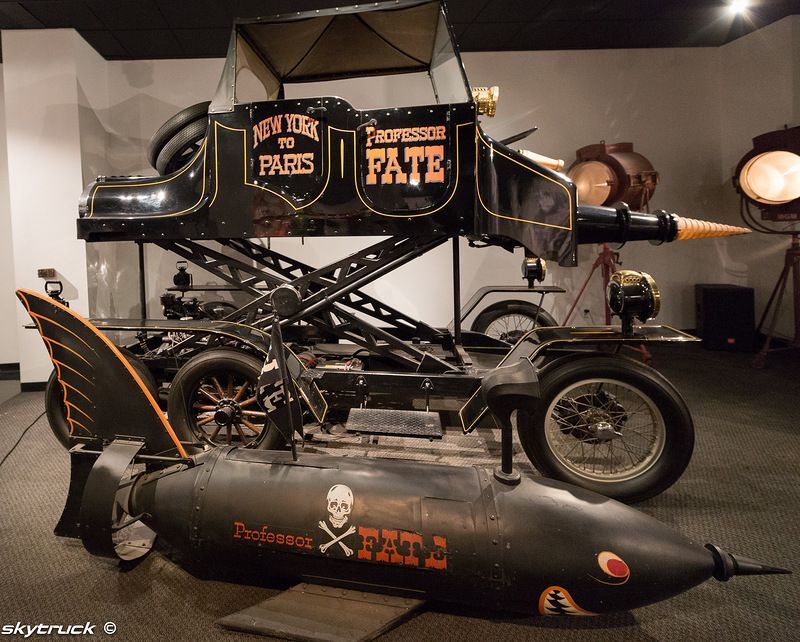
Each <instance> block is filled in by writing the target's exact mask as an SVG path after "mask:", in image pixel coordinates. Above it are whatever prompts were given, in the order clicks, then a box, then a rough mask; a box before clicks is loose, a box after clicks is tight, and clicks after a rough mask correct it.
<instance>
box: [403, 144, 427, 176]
mask: <svg viewBox="0 0 800 642" xmlns="http://www.w3.org/2000/svg"><path fill="white" fill-rule="evenodd" d="M423 158H425V148H424V147H422V146H421V145H420V146H417V147H406V150H405V155H404V157H403V160H404V161H405V162H406V163H407V162H408V161H411V173H410V174H409V175H408V180H409V181H410V182H411V184H412V185H417V184H418V183H419V162H420V161H421V160H422V159H423Z"/></svg>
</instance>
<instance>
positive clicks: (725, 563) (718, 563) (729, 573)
mask: <svg viewBox="0 0 800 642" xmlns="http://www.w3.org/2000/svg"><path fill="white" fill-rule="evenodd" d="M706 548H707V549H708V550H709V551H711V554H712V556H713V557H714V577H715V578H716V579H718V580H720V581H722V582H727V581H728V580H729V579H730V578H732V577H733V576H734V575H791V574H792V571H790V570H789V569H786V568H780V567H778V566H768V565H767V564H763V563H762V562H759V561H757V560H754V559H751V558H749V557H744V556H743V555H732V554H731V553H726V552H725V551H723V550H722V549H721V548H720V547H719V546H715V545H714V544H706Z"/></svg>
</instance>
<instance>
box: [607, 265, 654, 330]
mask: <svg viewBox="0 0 800 642" xmlns="http://www.w3.org/2000/svg"><path fill="white" fill-rule="evenodd" d="M606 294H607V297H608V307H609V308H610V309H611V311H612V312H613V313H614V314H615V315H617V316H619V317H620V319H622V329H623V332H624V333H626V334H629V333H630V332H631V331H632V329H633V319H639V321H641V322H642V323H645V322H646V321H647V320H648V319H654V318H655V317H656V316H658V312H659V310H660V309H661V294H660V293H659V291H658V286H657V285H656V282H655V281H654V280H653V277H652V276H650V275H649V274H647V273H646V272H637V271H636V270H620V271H618V272H614V274H612V275H611V280H610V281H609V283H608V291H607V293H606Z"/></svg>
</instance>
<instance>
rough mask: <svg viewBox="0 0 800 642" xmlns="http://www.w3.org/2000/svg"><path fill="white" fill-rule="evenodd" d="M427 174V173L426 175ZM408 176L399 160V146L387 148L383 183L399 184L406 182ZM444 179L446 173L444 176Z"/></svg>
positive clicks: (382, 177)
mask: <svg viewBox="0 0 800 642" xmlns="http://www.w3.org/2000/svg"><path fill="white" fill-rule="evenodd" d="M393 174H395V175H393ZM426 176H427V175H426ZM406 180H407V177H406V175H405V173H404V172H403V168H402V167H400V163H398V162H397V147H387V148H386V171H384V172H383V174H382V175H381V185H386V184H387V183H389V184H391V183H393V182H397V183H398V184H405V183H406ZM442 180H444V175H443V176H442Z"/></svg>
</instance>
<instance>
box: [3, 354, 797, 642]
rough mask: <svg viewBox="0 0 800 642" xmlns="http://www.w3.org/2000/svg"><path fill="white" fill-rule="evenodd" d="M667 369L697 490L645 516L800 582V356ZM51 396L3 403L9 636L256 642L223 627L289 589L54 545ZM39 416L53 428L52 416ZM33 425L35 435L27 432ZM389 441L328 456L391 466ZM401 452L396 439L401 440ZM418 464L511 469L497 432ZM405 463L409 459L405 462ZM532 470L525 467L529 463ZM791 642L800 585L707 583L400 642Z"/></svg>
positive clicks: (664, 358) (485, 621) (420, 633)
mask: <svg viewBox="0 0 800 642" xmlns="http://www.w3.org/2000/svg"><path fill="white" fill-rule="evenodd" d="M655 357H656V359H655V365H656V366H657V367H658V368H659V369H660V370H661V371H662V372H663V373H664V374H666V375H667V376H668V377H669V378H670V379H671V380H672V381H673V383H675V385H676V386H677V387H678V388H679V390H680V391H681V392H682V393H683V394H684V396H685V397H686V399H687V402H688V404H689V407H690V408H691V410H692V413H693V416H694V420H695V427H696V430H697V445H696V449H695V454H694V459H693V461H692V463H691V464H690V466H689V469H688V470H687V472H686V473H685V475H684V476H683V478H682V479H681V480H680V481H679V482H678V483H677V484H676V485H675V486H674V487H673V488H672V489H670V490H669V491H667V492H666V493H664V494H663V495H661V496H659V497H657V498H655V499H653V500H650V501H649V502H646V503H645V504H641V505H640V506H639V508H640V509H642V510H643V511H645V512H647V513H649V514H650V515H653V516H654V517H657V518H658V519H660V520H662V521H664V522H666V523H669V524H672V525H673V526H675V527H676V528H678V529H679V530H681V531H683V532H684V533H686V534H688V535H690V536H692V537H693V538H695V539H697V540H700V541H710V542H714V543H717V544H719V545H721V546H722V547H723V548H725V549H726V550H729V551H731V552H735V553H740V554H743V555H749V556H752V557H755V558H757V559H759V560H763V561H765V562H767V563H771V564H775V565H778V566H785V567H788V568H794V569H795V570H800V564H798V560H799V559H800V556H799V555H798V552H800V527H799V526H798V509H799V508H800V501H799V500H800V473H799V472H798V460H799V459H800V421H799V420H798V413H797V410H798V394H799V393H800V360H798V359H797V356H796V355H794V356H791V355H776V356H775V357H773V358H771V360H770V364H769V367H768V368H767V369H765V370H753V369H752V368H751V367H750V363H749V359H750V357H749V356H748V355H738V354H724V353H713V352H707V351H703V350H702V349H701V348H700V347H698V346H696V345H695V346H683V347H680V348H669V349H663V348H662V349H659V350H658V351H657V352H656V354H655ZM43 409H44V408H43V394H42V393H23V394H19V395H17V396H15V397H13V398H12V399H10V400H8V401H6V402H5V403H2V404H0V460H2V459H3V458H4V457H6V455H7V454H8V453H9V451H10V450H11V449H12V448H13V446H14V444H15V443H16V442H17V441H18V440H19V439H20V437H21V436H22V438H21V441H20V443H19V446H18V447H17V448H16V449H15V450H14V451H13V452H12V453H11V454H10V456H8V457H7V459H6V461H5V463H4V464H3V465H2V468H0V568H1V569H2V577H0V626H2V625H4V624H15V623H16V622H17V621H21V622H23V623H31V624H35V623H39V622H43V623H50V624H59V623H60V624H66V623H79V622H80V623H83V622H85V621H90V622H92V623H95V624H97V625H98V629H97V635H98V636H100V637H108V636H105V635H104V634H103V633H102V631H101V629H102V625H103V623H105V622H114V623H115V624H116V634H115V636H114V637H115V638H117V639H119V640H153V639H173V640H184V639H187V640H189V639H191V640H206V639H212V638H213V639H223V640H233V639H239V638H241V639H251V640H253V639H257V638H254V637H252V636H243V635H237V634H233V633H229V632H226V631H223V630H221V629H219V628H218V627H216V626H215V625H214V620H215V619H216V618H218V617H220V616H222V615H226V614H228V613H232V612H234V611H237V610H239V609H241V608H243V607H245V606H248V605H250V604H253V603H255V602H257V601H259V600H261V599H264V598H266V597H269V596H271V595H274V594H276V592H277V590H276V589H274V588H263V587H253V586H238V585H234V584H225V583H222V582H214V581H201V580H199V579H196V578H194V577H192V576H191V575H189V574H188V573H186V572H185V571H183V570H182V569H181V568H179V567H177V566H176V565H174V564H173V563H172V562H171V561H170V560H169V559H167V558H166V557H165V556H163V555H162V554H161V553H159V552H156V553H154V554H152V555H150V556H149V557H148V558H147V559H146V560H145V561H144V562H143V563H141V564H140V565H139V566H137V567H135V568H133V569H132V570H128V571H125V572H121V571H120V570H119V569H118V568H117V567H115V566H114V565H113V564H110V563H104V562H103V561H102V560H100V559H98V558H93V557H91V556H89V555H88V554H87V553H86V552H85V551H84V550H83V549H82V546H81V544H80V543H79V542H77V541H74V540H63V539H59V538H56V537H55V536H54V535H53V534H52V529H53V526H54V524H55V522H56V520H57V518H58V516H59V514H60V510H61V507H62V504H63V498H64V496H65V493H66V488H67V481H68V474H69V471H68V458H67V456H66V453H65V452H64V451H63V450H62V449H61V447H60V446H59V445H58V443H57V441H56V440H55V438H54V437H53V436H52V435H51V433H50V431H49V428H48V426H47V421H46V419H45V418H44V417H40V414H41V413H42V411H43ZM37 417H39V418H38V420H37ZM28 426H31V427H30V429H29V430H28V431H27V433H25V434H24V435H23V432H24V431H25V429H26V428H27V427H28ZM388 443H390V442H388V441H386V440H383V441H382V442H381V445H380V446H378V447H370V446H367V445H365V444H363V443H361V442H360V441H358V440H352V439H347V438H344V439H341V440H338V441H332V442H331V443H330V444H329V446H328V447H329V448H332V449H342V450H346V451H351V452H364V451H366V453H367V454H369V455H371V456H375V455H385V454H386V452H385V448H386V447H387V444H388ZM391 443H396V442H391ZM411 445H412V446H413V448H411V449H410V450H406V451H405V452H406V456H413V457H419V458H425V459H437V460H442V461H456V460H457V461H459V462H462V463H463V462H465V461H470V462H474V463H480V462H481V461H496V459H495V457H496V455H497V447H498V443H497V436H496V435H495V434H493V433H492V431H485V432H482V433H481V434H480V435H479V436H478V438H477V439H476V438H475V437H472V438H460V439H459V438H451V437H447V438H446V439H445V440H444V441H443V442H442V443H441V444H440V445H439V444H433V445H431V444H429V443H428V442H422V441H415V442H413V443H412V444H411ZM394 454H395V455H396V454H397V453H396V451H395V453H394ZM516 459H517V461H519V462H523V461H524V456H523V455H521V454H520V455H518V456H517V458H516ZM551 637H552V638H555V637H558V638H559V639H562V640H680V641H682V642H683V641H685V640H701V639H702V640H709V639H714V640H752V639H763V640H786V639H799V638H800V578H799V577H798V576H797V575H795V576H768V577H753V578H747V577H744V578H742V577H740V578H735V579H733V580H731V581H730V582H728V583H727V584H722V583H718V582H715V581H711V582H708V583H706V584H704V585H702V586H700V587H698V588H696V589H694V590H692V591H690V592H689V593H685V594H683V595H681V596H678V597H676V598H674V599H672V600H670V601H668V602H662V603H660V604H657V605H654V606H651V607H647V608H643V609H639V610H637V611H635V612H630V613H622V614H617V615H613V616H604V617H598V618H585V619H584V618H581V619H566V618H565V619H558V620H554V619H547V618H540V617H530V618H518V617H513V616H508V615H506V614H500V613H484V614H479V613H476V612H475V610H474V609H461V608H457V607H453V606H446V605H439V604H433V605H429V606H428V607H427V608H426V610H425V611H423V612H422V613H421V614H420V615H418V616H417V617H415V618H413V619H412V620H410V621H408V622H406V623H404V624H402V625H401V626H399V627H398V628H396V629H394V630H393V631H390V632H389V633H388V634H386V635H385V636H384V637H383V638H382V639H385V640H397V641H399V640H414V641H417V640H429V639H430V640H434V639H435V640H459V642H466V641H469V640H476V641H477V640H481V641H485V640H488V639H491V640H536V639H548V638H551Z"/></svg>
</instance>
